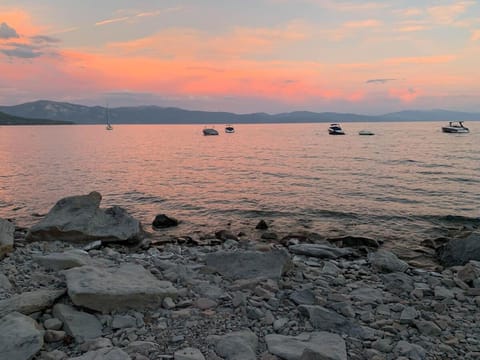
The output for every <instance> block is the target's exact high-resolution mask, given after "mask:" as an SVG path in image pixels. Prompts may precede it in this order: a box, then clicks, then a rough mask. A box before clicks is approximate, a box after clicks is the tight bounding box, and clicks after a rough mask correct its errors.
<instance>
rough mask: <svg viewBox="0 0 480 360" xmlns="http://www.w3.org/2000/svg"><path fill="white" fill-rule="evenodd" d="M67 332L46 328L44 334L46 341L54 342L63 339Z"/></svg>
mask: <svg viewBox="0 0 480 360" xmlns="http://www.w3.org/2000/svg"><path fill="white" fill-rule="evenodd" d="M66 335H67V334H66V333H65V331H60V330H46V331H45V334H44V336H43V338H44V340H45V342H47V343H52V342H58V341H62V340H63V339H64V338H65V336H66Z"/></svg>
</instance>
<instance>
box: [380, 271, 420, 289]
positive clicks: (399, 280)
mask: <svg viewBox="0 0 480 360" xmlns="http://www.w3.org/2000/svg"><path fill="white" fill-rule="evenodd" d="M381 277H382V280H383V283H384V284H385V290H387V291H390V292H391V293H393V294H397V295H401V294H404V295H405V294H410V292H411V291H412V290H413V279H412V278H411V277H410V276H408V275H407V274H405V273H402V272H394V273H390V274H385V275H382V276H381Z"/></svg>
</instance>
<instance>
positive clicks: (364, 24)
mask: <svg viewBox="0 0 480 360" xmlns="http://www.w3.org/2000/svg"><path fill="white" fill-rule="evenodd" d="M343 25H344V26H345V27H347V28H355V29H359V28H374V27H379V26H382V22H381V21H378V20H375V19H368V20H361V21H350V22H346V23H345V24H343Z"/></svg>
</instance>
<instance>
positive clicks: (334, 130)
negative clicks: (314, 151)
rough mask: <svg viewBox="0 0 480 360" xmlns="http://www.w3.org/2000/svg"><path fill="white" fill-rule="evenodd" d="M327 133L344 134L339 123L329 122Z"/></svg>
mask: <svg viewBox="0 0 480 360" xmlns="http://www.w3.org/2000/svg"><path fill="white" fill-rule="evenodd" d="M328 133H329V134H330V135H345V132H344V131H343V130H342V127H341V126H340V124H330V127H329V128H328Z"/></svg>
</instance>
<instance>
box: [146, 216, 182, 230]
mask: <svg viewBox="0 0 480 360" xmlns="http://www.w3.org/2000/svg"><path fill="white" fill-rule="evenodd" d="M152 226H153V227H154V228H155V229H165V228H168V227H172V226H178V220H177V219H175V218H173V217H169V216H167V215H165V214H159V215H157V216H155V220H153V222H152Z"/></svg>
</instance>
